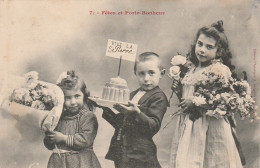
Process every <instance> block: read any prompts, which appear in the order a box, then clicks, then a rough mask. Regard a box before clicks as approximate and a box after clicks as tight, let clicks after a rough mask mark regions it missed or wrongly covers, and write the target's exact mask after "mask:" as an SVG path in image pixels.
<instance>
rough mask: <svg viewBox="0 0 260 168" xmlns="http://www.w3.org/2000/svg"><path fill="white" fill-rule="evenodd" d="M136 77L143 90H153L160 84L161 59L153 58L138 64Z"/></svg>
mask: <svg viewBox="0 0 260 168" xmlns="http://www.w3.org/2000/svg"><path fill="white" fill-rule="evenodd" d="M136 77H137V80H138V82H139V85H140V87H141V88H142V89H143V90H151V89H153V88H155V87H156V86H158V84H159V81H160V79H161V78H162V73H161V71H160V69H159V60H158V59H157V58H153V59H151V60H147V61H144V62H139V63H138V64H137V65H136Z"/></svg>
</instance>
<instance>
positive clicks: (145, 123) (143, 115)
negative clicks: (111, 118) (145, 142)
mask: <svg viewBox="0 0 260 168" xmlns="http://www.w3.org/2000/svg"><path fill="white" fill-rule="evenodd" d="M130 104H131V103H130ZM120 106H121V107H122V108H124V109H125V110H126V111H128V113H129V114H134V115H135V118H134V120H133V122H134V126H135V127H138V128H137V129H138V130H139V131H141V132H142V133H144V134H149V135H150V136H153V135H155V134H156V133H157V132H158V131H159V129H160V127H161V122H162V119H163V116H164V114H165V112H166V110H167V106H168V101H167V98H166V96H165V95H164V94H163V93H157V94H155V95H153V97H152V98H151V103H150V105H149V107H147V108H142V107H140V108H139V107H137V106H136V105H133V104H132V105H131V106H132V107H131V106H130V107H126V106H124V105H120ZM115 108H117V107H115ZM136 108H139V109H140V110H137V109H136ZM118 110H122V109H118Z"/></svg>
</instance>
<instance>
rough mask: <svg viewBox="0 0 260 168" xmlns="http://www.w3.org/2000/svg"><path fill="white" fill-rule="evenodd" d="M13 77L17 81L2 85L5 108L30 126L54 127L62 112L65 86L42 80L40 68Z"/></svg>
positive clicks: (0, 100) (46, 128)
mask: <svg viewBox="0 0 260 168" xmlns="http://www.w3.org/2000/svg"><path fill="white" fill-rule="evenodd" d="M12 81H16V84H12V83H13V82H10V80H9V82H5V83H6V84H5V86H2V91H1V93H2V97H1V99H0V102H1V107H2V109H5V110H6V111H8V112H9V113H10V114H11V115H12V116H14V117H15V118H16V119H17V120H19V121H23V122H25V123H27V124H29V125H31V126H34V127H38V128H41V129H43V130H53V129H54V128H55V127H56V126H57V123H58V121H59V118H60V115H61V113H62V108H63V103H64V95H63V92H62V90H61V89H60V88H59V87H58V86H57V85H54V84H51V83H47V82H43V81H39V80H38V73H37V72H30V73H27V74H25V75H24V77H13V79H12ZM10 84H11V85H10ZM3 95H4V96H3Z"/></svg>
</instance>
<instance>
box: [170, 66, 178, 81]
mask: <svg viewBox="0 0 260 168" xmlns="http://www.w3.org/2000/svg"><path fill="white" fill-rule="evenodd" d="M169 71H170V72H169V77H170V78H173V79H175V80H179V79H180V67H179V66H172V67H171V68H170V70H169Z"/></svg>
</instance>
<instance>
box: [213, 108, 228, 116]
mask: <svg viewBox="0 0 260 168" xmlns="http://www.w3.org/2000/svg"><path fill="white" fill-rule="evenodd" d="M215 112H216V113H218V114H219V115H225V114H226V113H227V112H226V111H224V110H221V109H220V108H216V110H215Z"/></svg>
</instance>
